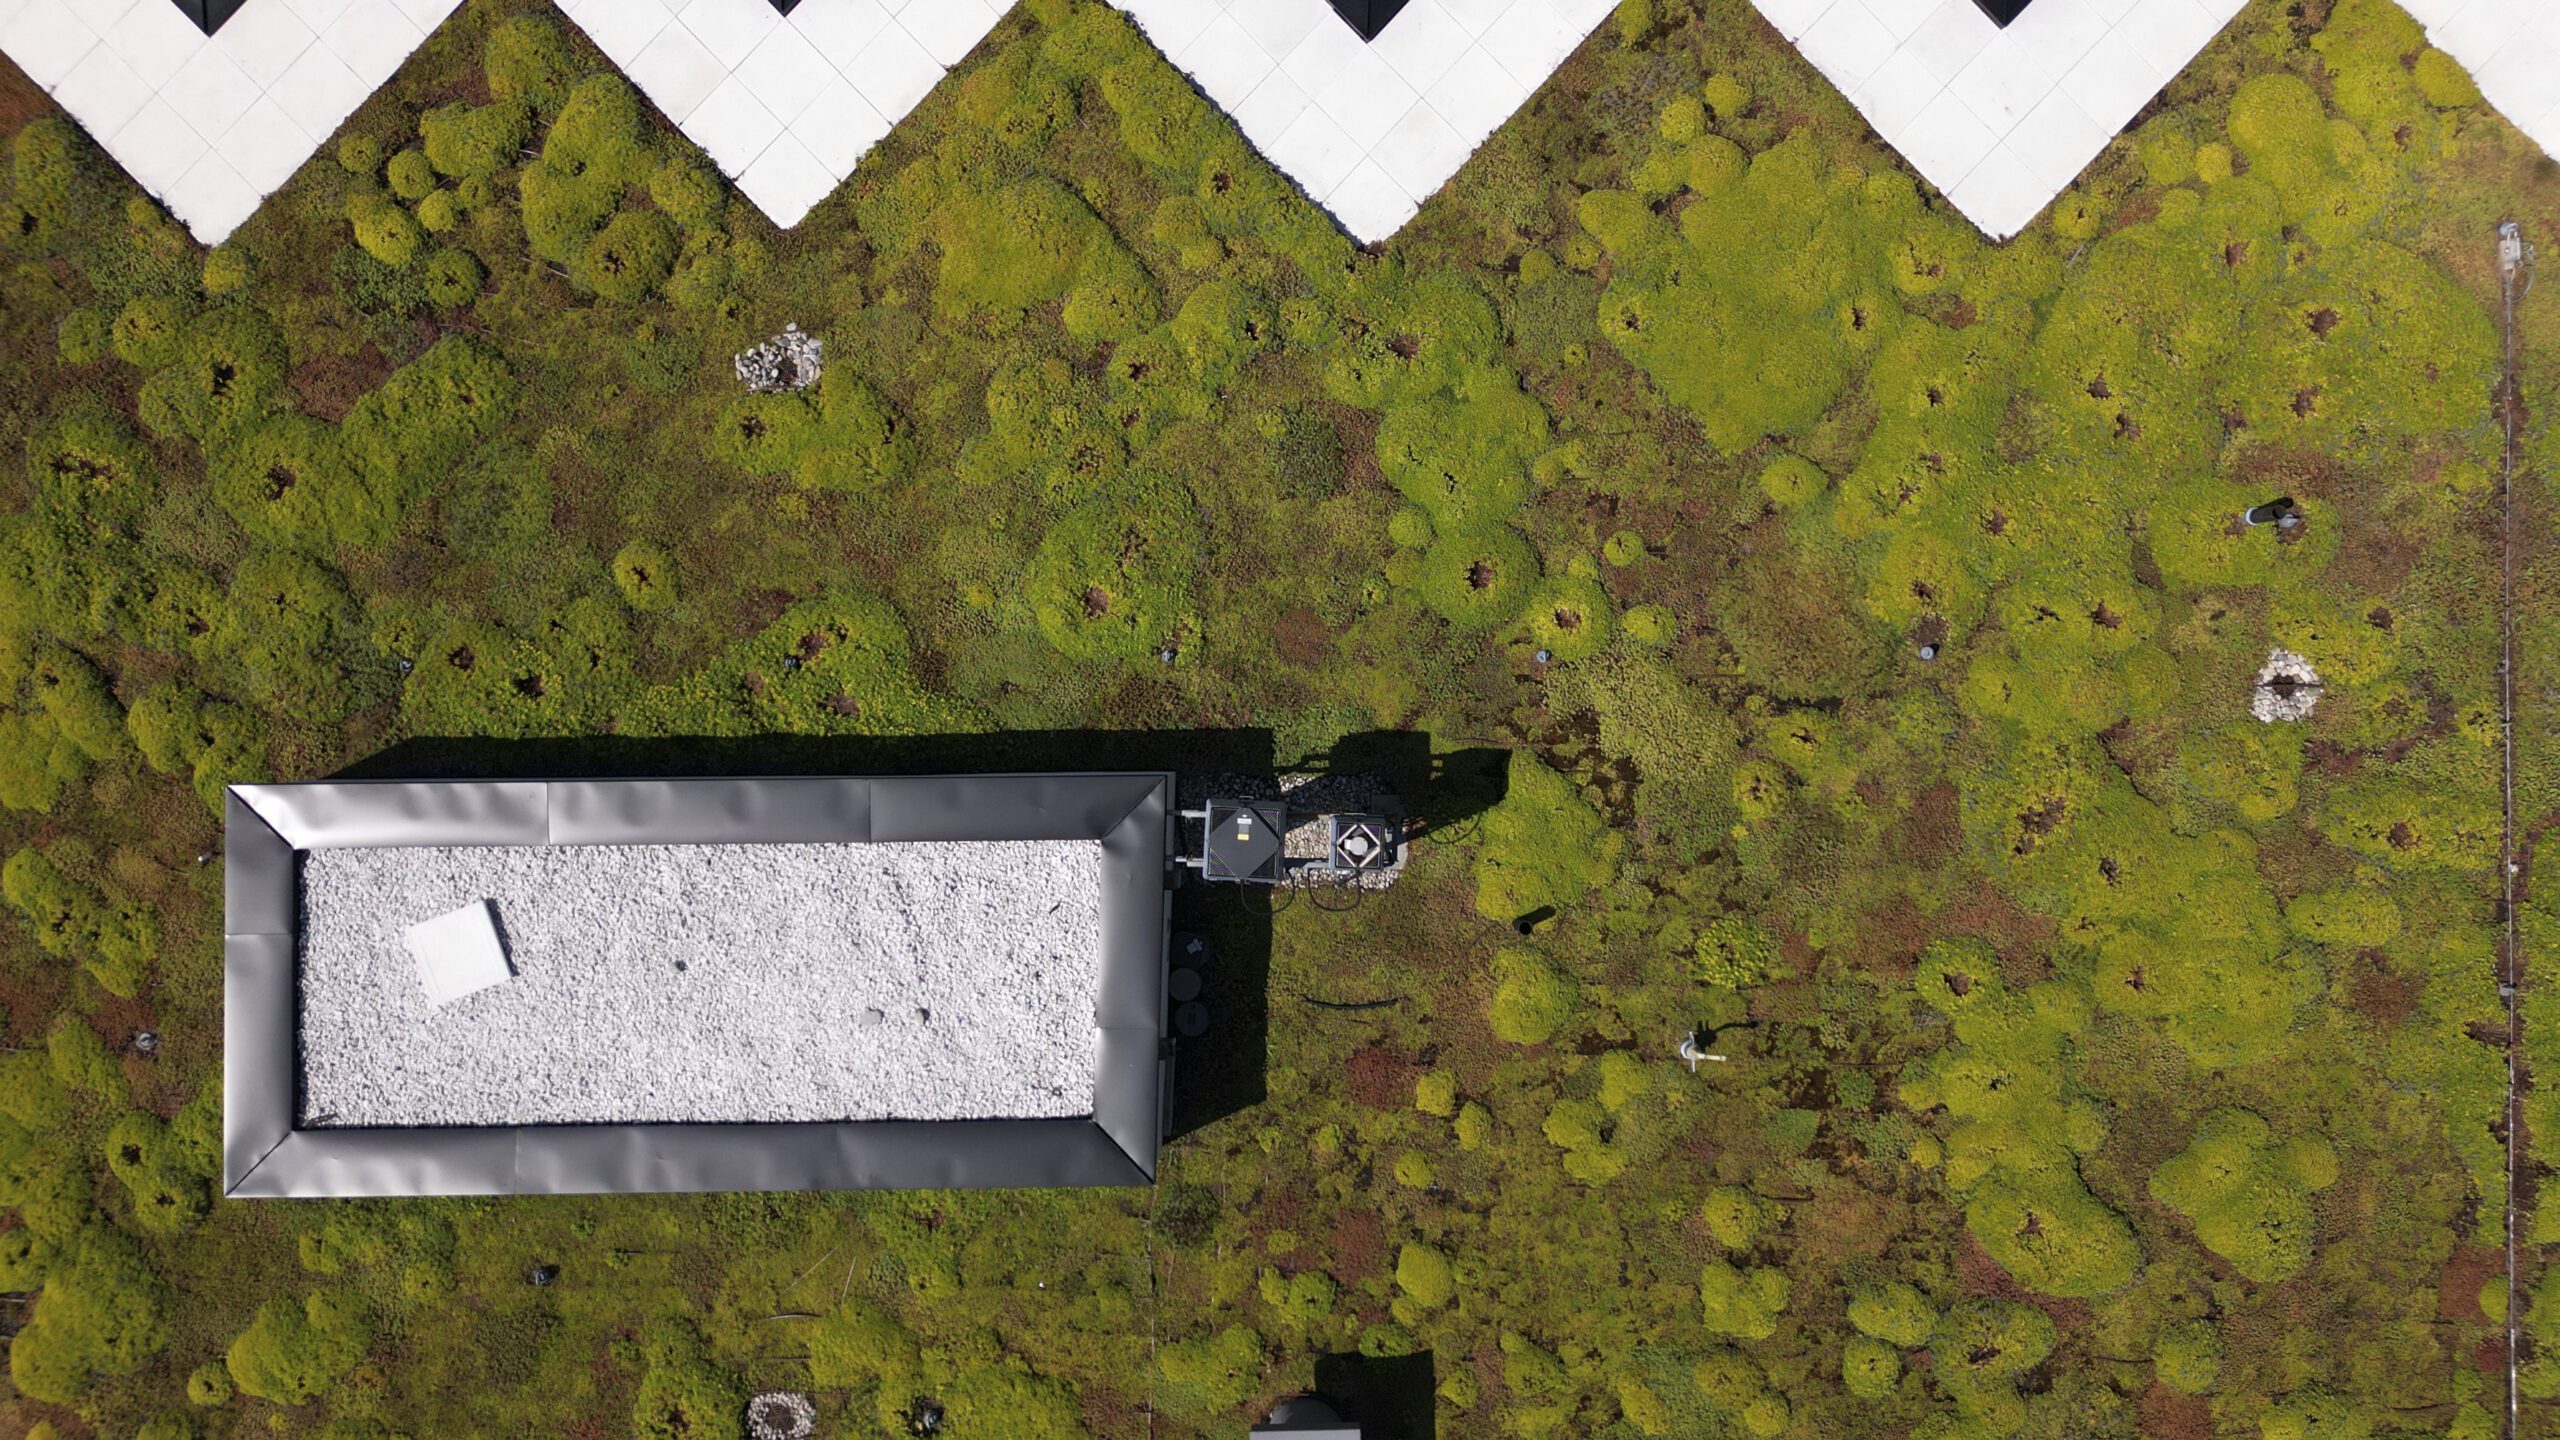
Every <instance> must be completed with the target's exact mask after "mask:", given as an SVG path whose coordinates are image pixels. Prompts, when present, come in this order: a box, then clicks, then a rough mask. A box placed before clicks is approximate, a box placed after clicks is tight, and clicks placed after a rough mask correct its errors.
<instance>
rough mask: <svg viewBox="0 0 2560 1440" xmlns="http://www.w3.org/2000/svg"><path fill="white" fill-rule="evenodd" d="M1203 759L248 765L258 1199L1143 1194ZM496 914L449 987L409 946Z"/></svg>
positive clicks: (238, 1113)
mask: <svg viewBox="0 0 2560 1440" xmlns="http://www.w3.org/2000/svg"><path fill="white" fill-rule="evenodd" d="M1172 804H1173V777H1172V776H1170V775H1168V774H1162V773H1153V772H1144V773H1124V774H1056V775H971V776H896V777H878V778H844V777H812V778H782V779H702V780H581V781H555V782H542V781H529V782H447V781H433V782H430V781H356V782H326V783H318V784H303V785H244V786H235V787H233V789H232V791H231V794H230V796H229V799H228V802H227V806H226V822H225V823H226V835H225V842H224V853H225V858H226V864H227V874H226V876H225V891H226V894H225V905H224V911H225V927H224V928H225V931H226V939H225V976H224V1009H225V1015H224V1043H225V1054H224V1074H223V1087H224V1090H223V1098H224V1114H223V1124H224V1134H223V1188H224V1191H225V1193H226V1194H229V1195H232V1196H235V1197H242V1198H248V1197H275V1196H388V1195H448V1194H562V1193H581V1192H650V1191H701V1190H817V1189H866V1188H891V1189H925V1188H943V1187H985V1186H1073V1185H1113V1184H1121V1185H1140V1184H1146V1183H1149V1182H1150V1181H1151V1180H1152V1178H1153V1175H1154V1170H1155V1160H1156V1151H1157V1148H1158V1146H1159V1144H1160V1143H1161V1140H1162V1136H1163V1115H1164V1108H1165V1082H1166V1071H1167V1067H1166V1065H1165V1063H1164V1061H1163V1059H1162V1053H1163V1049H1164V1045H1163V1036H1164V1032H1165V1015H1166V999H1165V983H1166V982H1165V975H1166V965H1165V945H1166V929H1167V915H1168V912H1169V906H1170V892H1169V883H1170V882H1169V861H1170V859H1171V857H1172V855H1173V849H1172V847H1173V845H1174V843H1175V828H1174V825H1173V823H1172V822H1173V810H1172ZM476 902H487V905H488V908H489V910H490V913H491V914H492V915H493V916H494V918H495V921H496V925H497V928H498V930H499V932H500V939H501V941H502V945H503V949H504V952H505V955H506V959H507V962H508V966H509V969H510V970H511V972H512V973H511V974H510V975H509V976H508V977H507V978H506V979H504V980H503V981H501V982H499V983H496V984H493V985H489V986H488V987H487V988H485V989H480V990H475V991H472V992H471V993H468V994H465V995H463V996H461V997H460V998H459V999H454V1000H452V1001H451V1002H450V1003H446V1004H442V1005H438V1004H433V1003H430V996H429V994H428V992H427V990H426V988H425V987H424V986H422V985H421V983H420V972H419V970H418V967H417V964H416V962H415V961H414V959H413V958H412V956H411V955H410V953H409V952H408V950H407V948H406V947H405V946H404V944H403V936H404V934H405V932H406V931H407V930H408V929H409V928H410V927H412V926H414V925H417V924H419V923H420V922H422V921H427V920H430V919H433V918H435V917H437V916H440V915H449V914H451V913H453V912H455V911H456V910H457V909H458V908H460V907H469V906H472V905H474V904H475V903H476Z"/></svg>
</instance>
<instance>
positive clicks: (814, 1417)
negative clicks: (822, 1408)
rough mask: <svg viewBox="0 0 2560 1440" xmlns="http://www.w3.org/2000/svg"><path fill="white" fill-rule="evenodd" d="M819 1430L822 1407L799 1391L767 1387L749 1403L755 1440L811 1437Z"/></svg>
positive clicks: (750, 1429) (749, 1427) (749, 1429)
mask: <svg viewBox="0 0 2560 1440" xmlns="http://www.w3.org/2000/svg"><path fill="white" fill-rule="evenodd" d="M817 1429H818V1407H817V1406H815V1405H812V1404H810V1403H809V1397H808V1396H806V1395H803V1394H801V1393H800V1392H799V1391H797V1390H767V1391H764V1392H762V1393H761V1394H759V1395H757V1396H756V1397H755V1398H754V1399H752V1400H750V1401H748V1402H747V1434H748V1435H750V1436H752V1437H754V1440H809V1437H810V1436H811V1435H813V1434H815V1433H817Z"/></svg>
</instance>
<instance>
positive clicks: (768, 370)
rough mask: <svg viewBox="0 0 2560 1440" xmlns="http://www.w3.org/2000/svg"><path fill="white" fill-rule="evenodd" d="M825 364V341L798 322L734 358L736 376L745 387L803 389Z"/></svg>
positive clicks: (762, 389) (761, 389)
mask: <svg viewBox="0 0 2560 1440" xmlns="http://www.w3.org/2000/svg"><path fill="white" fill-rule="evenodd" d="M826 367H827V342H825V341H824V340H821V339H819V338H818V337H817V336H815V335H811V334H808V333H807V332H805V331H803V330H802V329H801V328H800V327H799V326H798V325H785V326H783V327H782V333H781V334H779V335H776V336H774V337H773V338H772V339H770V340H767V341H766V342H764V343H763V344H761V345H758V346H756V347H754V348H753V349H751V350H748V351H747V352H746V353H744V354H742V355H740V356H739V357H738V379H739V380H740V381H741V382H742V383H744V384H745V385H746V387H747V388H748V389H749V390H752V391H756V392H758V393H762V392H764V391H768V390H806V389H808V388H809V387H810V386H812V385H815V384H817V383H818V377H819V376H820V375H822V374H823V373H825V371H826Z"/></svg>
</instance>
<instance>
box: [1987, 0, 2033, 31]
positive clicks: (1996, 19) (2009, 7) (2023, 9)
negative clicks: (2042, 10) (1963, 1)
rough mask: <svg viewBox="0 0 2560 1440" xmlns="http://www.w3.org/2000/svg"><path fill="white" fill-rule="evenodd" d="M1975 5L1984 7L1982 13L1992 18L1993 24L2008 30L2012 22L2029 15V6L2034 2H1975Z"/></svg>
mask: <svg viewBox="0 0 2560 1440" xmlns="http://www.w3.org/2000/svg"><path fill="white" fill-rule="evenodd" d="M1973 3H1974V4H1976V5H1978V6H1980V7H1982V13H1983V14H1985V15H1988V16H1990V17H1991V23H1992V24H1994V25H1997V26H1999V27H2000V28H2001V29H2003V30H2006V29H2008V28H2009V22H2010V21H2012V20H2015V19H2017V18H2018V17H2019V16H2021V15H2024V14H2026V13H2027V6H2029V5H2031V4H2033V3H2034V0H1973Z"/></svg>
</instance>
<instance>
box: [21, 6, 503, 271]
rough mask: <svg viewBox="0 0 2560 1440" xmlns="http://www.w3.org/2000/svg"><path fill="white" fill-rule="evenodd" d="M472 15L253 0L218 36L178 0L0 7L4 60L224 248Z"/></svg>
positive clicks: (447, 9) (200, 235)
mask: <svg viewBox="0 0 2560 1440" xmlns="http://www.w3.org/2000/svg"><path fill="white" fill-rule="evenodd" d="M460 3H461V0H248V3H247V4H245V5H243V6H241V7H240V11H239V13H238V14H236V15H233V16H232V17H231V21H230V23H229V24H227V25H224V26H223V27H222V29H221V31H220V33H218V34H216V35H213V36H211V37H207V36H206V35H205V33H204V32H203V31H201V30H199V29H197V28H196V27H195V25H194V24H193V23H192V22H191V21H189V20H188V19H187V18H186V17H185V16H184V15H181V14H180V13H179V12H178V7H177V6H175V5H173V4H171V3H169V0H0V52H6V53H7V54H8V56H9V58H10V59H11V60H13V61H16V62H17V65H18V68H19V69H21V70H24V71H25V72H27V76H28V78H29V79H32V80H34V81H35V82H36V83H37V84H39V85H42V86H43V87H44V88H45V89H47V90H49V91H51V92H52V93H53V98H54V100H55V101H56V102H57V103H59V104H60V105H61V106H62V108H63V109H64V110H66V111H69V112H70V114H71V118H72V119H74V120H77V121H79V122H80V125H81V128H82V129H85V130H87V131H88V132H89V134H90V136H91V138H93V139H95V140H96V141H97V142H98V144H99V146H100V147H101V148H102V149H104V150H105V151H106V152H107V153H108V154H109V155H112V156H114V157H115V160H116V163H117V164H120V165H122V166H123V167H124V168H125V169H126V170H127V171H128V172H130V173H131V174H132V176H133V178H134V179H135V180H137V181H139V182H141V184H142V188H144V189H145V190H148V191H150V192H151V193H152V194H154V195H156V196H158V197H160V202H161V203H162V204H164V205H166V206H168V207H169V213H170V214H172V215H175V216H177V217H178V219H179V220H180V221H181V222H182V223H184V224H185V225H186V227H187V229H188V230H190V231H192V232H193V233H194V234H195V237H196V238H197V239H199V240H202V241H203V242H205V243H206V244H208V245H212V244H218V243H220V242H221V241H222V239H223V238H224V237H225V236H227V235H229V234H230V233H231V232H232V231H233V230H235V229H237V228H238V227H239V225H240V222H241V221H243V220H246V219H248V218H249V216H250V214H251V212H253V211H255V210H256V209H257V208H258V202H260V201H261V200H264V199H265V198H266V197H267V196H268V195H270V194H272V193H273V192H274V191H275V189H276V187H278V186H280V185H282V184H284V182H285V180H286V179H287V178H289V177H290V176H291V175H292V174H293V172H294V171H296V170H298V169H300V168H301V167H302V162H303V161H305V160H308V159H310V158H311V155H312V152H314V151H316V150H318V149H319V148H320V146H321V145H322V144H323V143H325V142H326V141H327V140H328V138H329V137H330V135H332V134H333V133H335V132H336V130H337V128H338V125H339V123H340V122H342V121H344V120H345V119H346V118H347V117H348V116H349V115H352V114H354V113H355V109H356V107H357V106H359V105H362V104H363V103H364V102H365V100H366V98H367V97H369V96H371V95H372V94H373V92H374V91H375V90H378V89H380V88H381V87H382V85H383V82H385V81H387V80H389V79H390V78H391V76H392V73H393V72H394V71H397V70H398V69H399V68H400V62H401V61H403V60H406V59H408V58H409V56H410V55H411V54H413V53H414V52H415V51H416V50H417V48H418V47H419V46H420V45H423V44H425V43H426V38H427V36H428V34H429V33H430V32H432V31H433V30H434V29H435V28H436V27H437V26H438V25H441V24H443V23H444V18H445V17H446V16H447V15H449V14H451V13H452V12H453V11H454V9H455V8H456V7H457V6H458V5H459V4H460Z"/></svg>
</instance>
